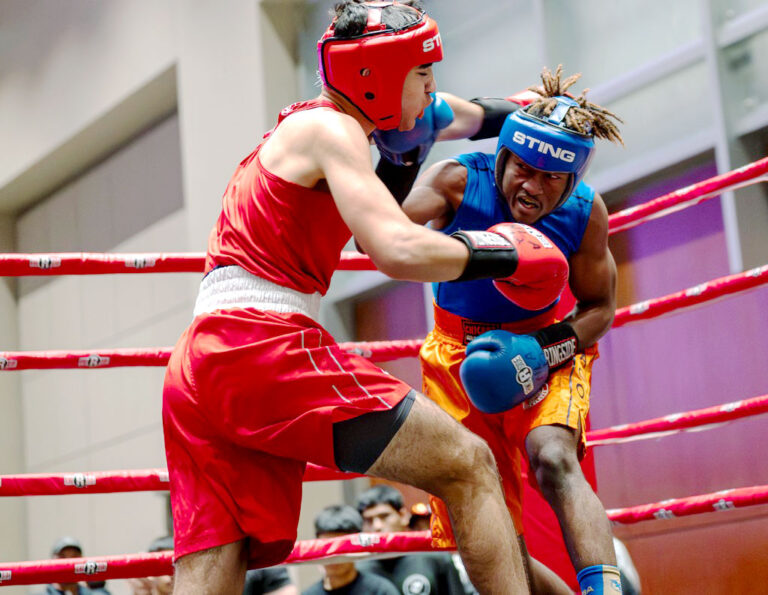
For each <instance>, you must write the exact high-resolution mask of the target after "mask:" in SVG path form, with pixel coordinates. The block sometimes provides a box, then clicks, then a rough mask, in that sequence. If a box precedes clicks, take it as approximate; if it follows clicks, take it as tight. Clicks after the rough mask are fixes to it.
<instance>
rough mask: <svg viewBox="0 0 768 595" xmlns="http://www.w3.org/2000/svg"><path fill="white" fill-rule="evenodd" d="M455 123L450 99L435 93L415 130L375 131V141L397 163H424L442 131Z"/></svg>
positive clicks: (417, 121) (389, 158) (381, 151)
mask: <svg viewBox="0 0 768 595" xmlns="http://www.w3.org/2000/svg"><path fill="white" fill-rule="evenodd" d="M451 122H453V110H452V109H451V106H450V105H448V102H447V101H445V100H444V99H442V98H441V97H440V96H438V95H437V94H435V93H432V103H430V104H429V105H428V106H427V108H426V109H425V110H424V115H423V116H422V117H421V118H417V119H416V125H415V126H414V127H413V129H412V130H405V131H400V130H397V129H395V130H374V132H373V140H374V141H375V142H376V146H377V147H378V149H379V153H381V156H382V157H383V158H384V159H386V160H387V161H389V162H390V163H394V164H395V165H412V164H414V163H416V164H421V163H423V162H424V160H425V159H426V158H427V154H428V153H429V150H430V149H431V148H432V145H433V144H435V140H437V136H438V134H440V131H441V130H442V129H443V128H447V127H448V126H449V125H450V123H451Z"/></svg>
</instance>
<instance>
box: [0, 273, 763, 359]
mask: <svg viewBox="0 0 768 595" xmlns="http://www.w3.org/2000/svg"><path fill="white" fill-rule="evenodd" d="M765 284H768V265H763V266H761V267H757V268H754V269H751V270H749V271H746V272H745V273H738V274H736V275H729V276H726V277H720V278H717V279H713V280H712V281H708V282H706V283H701V284H700V285H696V286H695V287H690V288H688V289H684V290H682V291H678V292H676V293H671V294H668V295H665V296H662V297H659V298H655V299H652V300H646V301H644V302H639V303H637V304H633V305H631V306H626V307H624V308H619V309H618V310H616V317H615V318H614V321H613V328H618V327H621V326H624V325H625V324H628V323H630V322H637V321H640V320H649V319H651V318H657V317H659V316H662V315H664V314H669V313H670V312H675V311H680V310H682V309H685V308H690V307H693V306H698V305H701V304H704V303H706V302H710V301H714V300H717V299H720V298H723V297H726V296H729V295H734V294H737V293H741V292H743V291H747V290H750V289H755V288H757V287H759V286H762V285H765ZM422 342H423V341H422V340H421V339H401V340H395V341H368V342H348V343H339V346H340V347H341V349H342V350H344V351H348V352H351V353H358V354H360V355H363V356H364V357H367V358H369V359H370V360H371V361H373V362H386V361H391V360H395V359H399V358H403V357H416V356H417V355H418V353H419V348H420V347H421V344H422ZM170 354H171V348H170V347H155V348H142V349H135V348H121V349H106V350H103V349H94V350H87V351H64V350H49V351H5V352H3V351H0V371H3V370H6V371H15V370H44V369H47V370H51V369H71V368H115V367H121V366H165V365H166V364H167V363H168V358H169V357H170Z"/></svg>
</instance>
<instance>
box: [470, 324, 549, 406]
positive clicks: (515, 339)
mask: <svg viewBox="0 0 768 595" xmlns="http://www.w3.org/2000/svg"><path fill="white" fill-rule="evenodd" d="M459 375H460V376H461V381H462V383H464V390H466V391H467V395H469V398H470V400H471V401H472V403H474V405H475V407H477V408H478V409H479V410H480V411H482V412H484V413H501V412H502V411H507V410H509V409H512V408H513V407H515V406H516V405H519V404H520V403H522V402H523V401H525V400H526V399H527V398H528V397H532V396H533V395H535V394H536V392H537V391H538V390H539V389H540V388H541V387H542V386H544V383H545V382H546V381H547V378H549V364H547V358H546V357H545V356H544V350H543V349H542V348H541V345H539V342H538V341H537V340H536V339H535V338H534V337H531V336H530V335H516V334H515V333H510V332H509V331H502V330H495V331H488V332H487V333H483V334H482V335H480V336H479V337H477V338H476V339H474V340H473V341H471V342H470V343H469V345H467V356H466V358H465V359H464V361H463V362H462V364H461V368H460V369H459Z"/></svg>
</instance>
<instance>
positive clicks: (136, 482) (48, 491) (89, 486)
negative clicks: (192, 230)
mask: <svg viewBox="0 0 768 595" xmlns="http://www.w3.org/2000/svg"><path fill="white" fill-rule="evenodd" d="M761 413H768V395H763V396H760V397H755V398H753V399H746V400H743V401H735V402H732V403H725V404H723V405H717V406H715V407H708V408H706V409H698V410H694V411H687V412H685V413H674V414H672V415H667V416H664V417H659V418H656V419H650V420H647V421H641V422H637V423H633V424H623V425H620V426H614V427H611V428H605V429H603V430H592V431H590V432H587V444H588V445H589V446H599V445H603V444H614V443H619V442H629V441H632V440H642V439H645V438H656V437H661V436H665V435H668V434H672V433H675V432H679V431H683V430H686V429H690V428H694V427H698V428H701V427H702V426H706V425H708V426H709V427H714V425H715V424H722V423H726V422H729V421H733V420H735V419H741V418H744V417H749V416H753V415H759V414H761ZM355 477H362V476H361V475H357V474H354V473H344V472H342V471H337V470H335V469H328V468H325V467H319V466H317V465H312V464H309V465H307V469H306V472H305V473H304V481H329V480H344V479H353V478H355ZM168 487H169V486H168V472H167V471H166V470H165V469H135V470H131V471H98V472H81V473H30V474H20V475H2V476H0V497H11V496H54V495H61V494H106V493H115V492H145V491H160V490H166V491H167V490H168Z"/></svg>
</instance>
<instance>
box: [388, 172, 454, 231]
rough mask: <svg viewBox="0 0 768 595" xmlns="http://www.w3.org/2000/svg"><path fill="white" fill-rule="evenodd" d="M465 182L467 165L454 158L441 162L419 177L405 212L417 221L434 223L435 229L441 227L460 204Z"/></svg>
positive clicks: (405, 203) (406, 204)
mask: <svg viewBox="0 0 768 595" xmlns="http://www.w3.org/2000/svg"><path fill="white" fill-rule="evenodd" d="M466 184H467V168H466V167H464V166H463V165H461V164H460V163H459V162H458V161H455V160H453V159H446V160H445V161H439V162H438V163H435V164H434V165H432V166H430V167H429V168H428V169H427V171H425V172H424V173H423V174H422V175H421V176H419V178H418V179H417V180H416V183H415V184H414V186H413V189H412V190H411V192H410V193H409V194H408V196H407V197H406V199H405V201H404V202H403V205H402V208H403V212H404V213H405V214H406V215H407V216H408V218H409V219H410V220H411V221H413V222H415V223H418V224H420V225H424V224H425V223H429V222H432V228H433V229H442V228H443V227H445V226H446V225H448V224H449V223H450V221H451V219H452V218H453V213H454V212H455V211H456V209H457V208H458V206H459V204H461V200H462V198H463V196H464V188H465V187H466Z"/></svg>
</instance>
